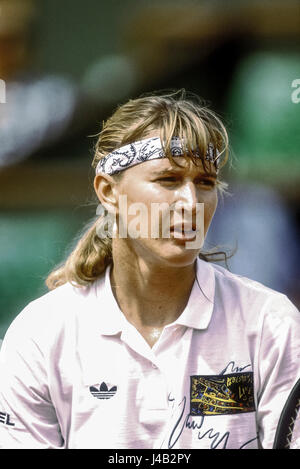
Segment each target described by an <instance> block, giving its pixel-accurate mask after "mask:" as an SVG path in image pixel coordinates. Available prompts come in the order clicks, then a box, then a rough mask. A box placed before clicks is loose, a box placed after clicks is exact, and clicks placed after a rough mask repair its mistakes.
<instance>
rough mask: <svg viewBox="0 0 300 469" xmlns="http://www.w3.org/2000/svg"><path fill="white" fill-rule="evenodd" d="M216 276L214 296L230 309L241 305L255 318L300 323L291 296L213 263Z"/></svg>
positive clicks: (241, 308) (299, 315)
mask: <svg viewBox="0 0 300 469" xmlns="http://www.w3.org/2000/svg"><path fill="white" fill-rule="evenodd" d="M211 268H212V269H213V271H214V277H215V295H216V296H219V297H220V299H221V301H222V303H223V304H225V305H229V308H238V309H240V310H242V311H244V312H245V315H247V316H249V315H250V314H251V315H252V317H253V318H255V317H256V316H257V314H259V315H260V316H261V313H262V312H263V313H264V316H268V317H272V318H275V317H276V318H277V320H284V321H286V320H287V318H290V319H292V320H294V321H296V322H297V323H299V322H300V313H299V311H298V309H297V308H296V306H295V305H294V304H293V303H292V302H291V301H290V300H289V298H288V297H287V296H286V295H285V294H283V293H281V292H278V291H275V290H273V289H271V288H269V287H267V286H265V285H263V284H261V283H260V282H257V281H254V280H251V279H249V278H247V277H243V276H241V275H237V274H233V273H231V272H229V271H228V270H226V269H225V268H223V267H221V266H218V265H215V264H211Z"/></svg>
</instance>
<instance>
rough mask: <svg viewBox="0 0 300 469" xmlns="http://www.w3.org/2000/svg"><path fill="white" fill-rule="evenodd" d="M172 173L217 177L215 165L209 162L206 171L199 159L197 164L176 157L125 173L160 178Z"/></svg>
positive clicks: (188, 159)
mask: <svg viewBox="0 0 300 469" xmlns="http://www.w3.org/2000/svg"><path fill="white" fill-rule="evenodd" d="M168 172H172V173H178V174H194V173H196V174H199V173H201V174H210V175H211V176H215V177H216V176H217V173H216V168H215V166H214V165H213V164H210V163H209V162H207V165H206V170H205V169H204V167H203V163H202V161H201V160H200V159H199V160H198V161H197V164H195V163H194V162H193V160H192V159H191V158H184V157H180V156H179V157H174V158H172V159H169V158H158V159H155V160H151V161H145V162H143V163H140V164H137V165H135V166H132V167H131V168H128V169H127V170H126V171H125V173H128V175H132V176H136V177H138V176H140V177H141V176H159V175H163V174H165V173H168Z"/></svg>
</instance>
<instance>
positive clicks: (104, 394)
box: [90, 382, 117, 399]
mask: <svg viewBox="0 0 300 469" xmlns="http://www.w3.org/2000/svg"><path fill="white" fill-rule="evenodd" d="M90 392H91V394H92V395H93V396H94V397H96V398H97V399H110V398H111V397H114V395H115V394H116V392H117V386H113V387H112V388H110V389H108V387H107V384H105V383H104V382H103V383H101V384H100V387H99V389H98V388H96V387H95V386H90Z"/></svg>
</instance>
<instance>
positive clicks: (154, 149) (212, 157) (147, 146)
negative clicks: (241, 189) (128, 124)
mask: <svg viewBox="0 0 300 469" xmlns="http://www.w3.org/2000/svg"><path fill="white" fill-rule="evenodd" d="M170 150H171V154H172V156H182V155H183V154H184V152H183V150H182V145H181V140H180V138H179V137H173V138H172V140H171V144H170ZM219 155H220V153H219V151H218V150H216V152H215V150H214V146H213V145H212V143H210V144H209V145H208V149H207V152H206V156H205V159H206V160H207V161H210V162H211V163H212V164H214V165H215V168H216V170H217V171H218V160H219ZM195 156H197V157H200V154H199V153H197V152H195ZM158 158H165V153H164V150H163V148H162V144H161V140H160V138H159V137H152V138H147V139H145V140H139V141H137V142H133V143H129V144H128V145H124V146H123V147H120V148H117V149H116V150H114V151H112V152H111V153H109V154H108V155H106V156H105V157H104V158H101V160H100V161H99V163H98V164H97V167H96V174H98V173H105V174H110V175H112V174H116V173H119V172H120V171H124V169H127V168H130V167H131V166H135V165H137V164H140V163H144V162H145V161H150V160H155V159H158Z"/></svg>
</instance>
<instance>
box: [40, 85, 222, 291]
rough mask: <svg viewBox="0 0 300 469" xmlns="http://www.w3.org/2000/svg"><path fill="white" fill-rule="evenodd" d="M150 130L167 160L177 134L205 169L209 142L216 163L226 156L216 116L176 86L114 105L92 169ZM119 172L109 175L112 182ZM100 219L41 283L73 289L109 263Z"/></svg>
mask: <svg viewBox="0 0 300 469" xmlns="http://www.w3.org/2000/svg"><path fill="white" fill-rule="evenodd" d="M153 131H160V137H161V141H162V145H163V148H164V150H165V153H166V156H167V157H168V158H172V155H171V151H170V142H171V139H172V137H173V136H177V137H179V138H180V139H181V140H184V145H185V148H187V153H186V157H189V158H192V159H193V162H194V163H195V164H197V163H198V162H199V158H198V159H197V161H196V158H194V154H193V149H195V148H197V149H198V150H199V151H200V153H201V155H203V157H201V162H202V164H203V167H204V169H205V170H206V168H207V167H208V162H207V161H206V160H205V155H206V151H207V147H208V144H209V143H212V144H213V146H214V147H215V148H216V149H218V151H219V152H220V166H221V167H222V166H224V164H225V163H226V161H227V159H228V136H227V132H226V129H225V127H224V125H223V123H222V122H221V120H220V119H219V118H218V117H217V115H216V114H215V113H214V112H212V111H211V110H210V109H209V108H208V107H207V105H206V104H205V103H204V102H202V101H201V100H200V98H199V97H198V96H196V95H192V94H189V95H187V93H186V92H185V90H179V91H177V92H171V93H169V94H152V95H143V96H141V97H139V98H137V99H132V100H129V101H128V102H127V103H125V104H123V105H121V106H119V107H118V109H117V110H116V111H115V112H114V114H113V115H112V116H111V117H110V118H109V119H108V120H107V121H106V122H104V123H103V128H102V130H101V132H100V134H99V135H98V140H97V143H96V146H95V156H94V159H93V162H92V166H93V167H94V168H96V166H97V164H98V162H99V160H100V159H101V158H104V157H105V156H106V155H107V154H108V153H110V152H111V151H113V150H115V149H116V148H119V147H121V146H123V145H125V144H128V143H132V142H134V141H137V140H141V139H143V138H145V137H147V136H148V135H149V134H151V132H153ZM120 176H122V173H120ZM120 176H119V175H116V176H114V177H115V178H116V179H117V180H118V177H120ZM223 188H224V186H223V185H222V184H220V189H221V190H222V189H223ZM101 223H102V224H103V223H104V217H103V216H100V217H97V218H96V219H94V220H93V221H92V222H91V224H90V225H89V227H88V229H87V230H86V231H85V232H84V233H83V235H82V236H81V237H80V238H79V240H78V242H77V245H76V246H75V249H74V250H73V251H72V252H71V253H70V255H69V256H68V258H67V259H66V261H65V262H64V263H63V264H61V265H60V266H59V267H58V268H56V269H55V270H54V271H52V272H51V273H50V275H49V276H48V278H47V279H46V285H47V287H48V288H49V289H50V290H52V289H54V288H56V287H58V286H60V285H63V284H64V283H66V282H70V283H72V284H73V285H75V286H77V287H80V286H86V285H88V284H90V283H91V282H93V281H95V280H96V279H97V278H98V277H99V276H100V275H101V274H102V273H103V272H104V270H105V268H106V267H107V265H109V264H110V263H112V261H113V259H112V240H111V238H109V237H107V238H103V237H99V236H98V235H97V231H98V229H99V227H100V226H101ZM220 254H221V253H220V252H217V253H216V252H214V253H212V252H211V253H201V254H200V257H201V258H202V259H204V260H206V261H209V260H213V261H218V260H220V258H218V257H216V255H220ZM222 254H224V253H222ZM225 257H226V255H225ZM210 258H211V259H210Z"/></svg>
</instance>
